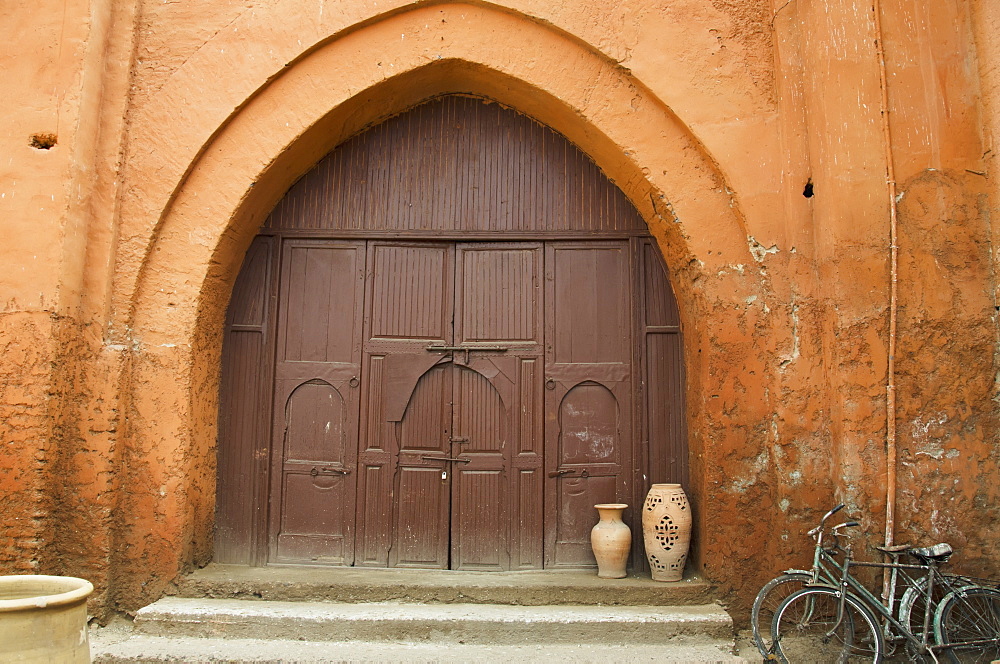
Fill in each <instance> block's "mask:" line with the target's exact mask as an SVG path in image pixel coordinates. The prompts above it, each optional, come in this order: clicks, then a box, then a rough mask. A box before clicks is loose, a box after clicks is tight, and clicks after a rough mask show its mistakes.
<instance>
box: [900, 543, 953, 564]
mask: <svg viewBox="0 0 1000 664" xmlns="http://www.w3.org/2000/svg"><path fill="white" fill-rule="evenodd" d="M909 552H910V554H912V555H914V556H916V557H917V558H920V559H921V560H923V561H931V560H933V561H935V562H939V563H943V562H945V561H946V560H948V559H949V558H951V554H952V553H953V552H954V549H952V548H951V544H948V543H947V542H941V543H940V544H935V545H934V546H929V547H926V548H923V549H910V551H909Z"/></svg>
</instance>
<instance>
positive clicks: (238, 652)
mask: <svg viewBox="0 0 1000 664" xmlns="http://www.w3.org/2000/svg"><path fill="white" fill-rule="evenodd" d="M731 649H732V642H731V641H730V643H729V644H728V645H727V644H724V643H722V644H716V643H711V642H706V641H705V640H704V639H700V638H696V637H677V638H675V639H673V640H672V641H671V642H670V643H669V644H661V645H627V646H623V645H614V646H608V645H597V644H593V645H569V644H565V645H562V644H555V645H553V644H546V645H541V644H538V645H535V644H532V645H519V646H512V645H506V646H495V645H482V644H455V643H449V644H440V643H391V644H390V643H384V642H382V643H364V642H358V641H352V642H330V641H324V642H317V641H299V640H272V641H265V640H254V639H209V638H190V637H180V638H178V637H175V638H166V637H157V636H130V637H128V638H125V639H118V640H108V639H104V638H101V637H97V638H93V639H92V644H91V653H92V655H93V661H94V662H95V664H118V663H120V662H149V663H153V662H190V663H192V664H197V663H201V662H289V663H298V662H303V663H305V662H409V663H418V662H419V663H425V662H426V663H430V662H443V663H457V662H483V663H489V664H496V663H497V662H518V663H520V662H539V663H541V662H545V663H551V662H580V663H584V664H586V663H593V664H599V663H600V664H604V663H607V662H658V663H660V664H673V663H678V664H679V663H680V662H686V663H690V664H709V663H715V662H719V663H725V664H740V663H744V664H745V662H746V661H747V660H745V659H743V658H741V657H736V656H733V655H732V654H731V652H732V650H731Z"/></svg>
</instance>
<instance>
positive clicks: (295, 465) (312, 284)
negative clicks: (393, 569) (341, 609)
mask: <svg viewBox="0 0 1000 664" xmlns="http://www.w3.org/2000/svg"><path fill="white" fill-rule="evenodd" d="M363 268H364V244H363V243H349V242H348V243H338V244H336V245H331V244H330V243H322V242H315V241H307V240H298V241H294V240H288V241H286V242H285V243H284V246H283V251H282V277H281V298H280V303H281V304H280V306H279V309H278V342H277V351H276V358H275V401H274V411H275V413H280V414H281V415H280V416H279V417H276V418H275V428H274V441H275V444H274V445H273V451H272V472H273V475H274V479H273V481H272V492H273V493H274V494H276V495H273V496H272V503H271V532H272V533H273V536H272V538H271V556H270V559H271V560H272V561H275V562H295V563H304V564H348V565H349V564H351V563H352V562H353V557H354V537H353V531H354V519H353V514H354V500H355V495H356V477H357V476H356V474H355V473H354V471H355V457H356V450H357V433H358V405H359V396H358V389H357V387H358V385H359V376H360V375H361V344H360V336H357V335H360V333H361V324H362V316H361V305H362V297H363V284H364V271H363Z"/></svg>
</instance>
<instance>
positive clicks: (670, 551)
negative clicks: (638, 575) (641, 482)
mask: <svg viewBox="0 0 1000 664" xmlns="http://www.w3.org/2000/svg"><path fill="white" fill-rule="evenodd" d="M642 539H643V543H644V544H645V545H646V559H647V560H649V570H650V572H651V573H652V575H653V580H654V581H680V580H681V579H682V578H683V577H684V563H685V562H687V554H688V546H689V545H690V544H691V505H690V504H689V503H688V499H687V495H685V493H684V489H683V488H681V485H680V484H654V485H653V486H652V487H650V489H649V493H648V494H646V502H645V503H643V505H642Z"/></svg>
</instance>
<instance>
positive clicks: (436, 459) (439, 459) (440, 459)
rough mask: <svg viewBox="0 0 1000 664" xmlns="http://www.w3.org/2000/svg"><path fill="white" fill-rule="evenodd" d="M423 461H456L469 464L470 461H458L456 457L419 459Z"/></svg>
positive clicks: (426, 457)
mask: <svg viewBox="0 0 1000 664" xmlns="http://www.w3.org/2000/svg"><path fill="white" fill-rule="evenodd" d="M420 458H421V459H423V460H424V461H458V462H459V463H469V462H470V461H472V459H459V458H456V457H436V456H423V457H420Z"/></svg>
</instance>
